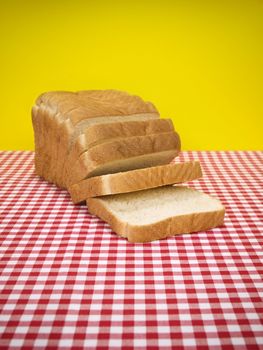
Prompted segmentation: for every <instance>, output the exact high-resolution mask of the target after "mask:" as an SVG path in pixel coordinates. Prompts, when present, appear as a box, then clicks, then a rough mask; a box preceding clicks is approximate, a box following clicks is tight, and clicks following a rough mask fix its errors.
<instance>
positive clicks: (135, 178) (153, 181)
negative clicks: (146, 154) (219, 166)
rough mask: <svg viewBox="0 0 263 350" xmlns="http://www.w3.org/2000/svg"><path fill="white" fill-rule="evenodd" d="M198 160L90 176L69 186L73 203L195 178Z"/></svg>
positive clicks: (198, 166)
mask: <svg viewBox="0 0 263 350" xmlns="http://www.w3.org/2000/svg"><path fill="white" fill-rule="evenodd" d="M201 176H202V170H201V166H200V163H199V162H197V161H190V162H184V163H174V164H167V165H160V166H155V167H151V168H144V169H137V170H131V171H125V172H121V173H116V174H108V175H102V176H96V177H92V178H89V179H86V180H83V181H80V182H79V183H77V184H74V185H72V186H70V187H69V188H68V190H69V193H70V195H71V198H72V201H73V202H74V203H80V202H83V201H85V200H86V199H87V198H90V197H97V196H105V195H110V194H116V193H127V192H135V191H140V190H145V189H148V188H154V187H159V186H165V185H171V184H176V183H182V182H187V181H191V180H195V179H198V178H200V177H201Z"/></svg>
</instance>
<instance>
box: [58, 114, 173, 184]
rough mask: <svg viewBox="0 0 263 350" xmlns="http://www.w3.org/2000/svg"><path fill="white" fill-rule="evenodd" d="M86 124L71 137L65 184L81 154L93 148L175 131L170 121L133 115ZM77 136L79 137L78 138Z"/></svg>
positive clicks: (90, 121)
mask: <svg viewBox="0 0 263 350" xmlns="http://www.w3.org/2000/svg"><path fill="white" fill-rule="evenodd" d="M100 119H101V120H102V122H101V121H100ZM85 122H86V129H85V130H84V131H83V130H82V129H79V128H78V127H76V128H75V131H74V133H73V135H72V136H71V140H70V144H69V146H68V154H67V156H66V160H65V163H64V168H63V172H64V173H63V180H64V182H65V183H66V179H67V178H68V177H69V174H70V172H71V169H72V167H73V166H74V164H75V162H76V161H77V159H78V157H79V156H80V155H81V153H83V152H86V151H87V150H89V149H90V148H91V147H93V146H97V145H98V144H101V143H103V142H108V141H110V140H118V139H121V138H123V137H131V136H144V135H152V134H158V133H162V132H172V131H174V127H173V123H172V121H171V120H170V119H149V118H148V115H145V116H144V115H140V116H138V115H133V116H127V117H119V118H118V119H117V117H115V118H114V117H112V118H110V117H106V118H93V119H91V120H85ZM79 124H80V123H79ZM79 124H78V125H79ZM82 132H83V133H82ZM80 133H81V134H80ZM77 135H79V136H78V137H77Z"/></svg>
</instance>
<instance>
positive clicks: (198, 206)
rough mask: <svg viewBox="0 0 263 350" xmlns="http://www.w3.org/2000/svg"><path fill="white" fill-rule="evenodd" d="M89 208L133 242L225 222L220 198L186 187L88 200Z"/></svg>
mask: <svg viewBox="0 0 263 350" xmlns="http://www.w3.org/2000/svg"><path fill="white" fill-rule="evenodd" d="M87 205H88V210H89V212H90V213H91V214H94V215H97V216H98V217H100V218H101V219H103V220H104V221H106V222H107V223H109V224H110V226H111V228H112V230H113V231H115V232H116V233H117V234H118V235H120V236H122V237H125V238H127V239H128V241H130V242H150V241H154V240H157V239H163V238H166V237H170V236H173V235H177V234H181V233H191V232H197V231H204V230H208V229H211V228H213V227H216V226H219V225H222V224H223V221H224V213H225V210H224V207H223V205H222V204H221V203H220V201H219V200H218V199H216V198H213V197H210V196H208V195H207V194H204V193H202V192H199V191H196V190H194V189H191V188H188V187H184V186H166V187H159V188H154V189H149V190H144V191H140V192H132V193H126V194H115V195H112V196H105V197H97V198H89V199H87Z"/></svg>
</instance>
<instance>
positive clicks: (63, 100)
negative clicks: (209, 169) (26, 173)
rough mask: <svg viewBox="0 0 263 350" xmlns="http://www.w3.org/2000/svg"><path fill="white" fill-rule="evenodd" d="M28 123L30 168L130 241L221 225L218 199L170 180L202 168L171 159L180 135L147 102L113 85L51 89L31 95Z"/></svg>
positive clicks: (190, 176) (179, 179)
mask: <svg viewBox="0 0 263 350" xmlns="http://www.w3.org/2000/svg"><path fill="white" fill-rule="evenodd" d="M32 122H33V128H34V135H35V168H36V173H37V174H38V175H39V176H41V177H43V178H44V179H45V180H47V181H49V182H52V183H54V184H56V185H57V186H59V187H61V188H65V189H67V190H68V191H69V193H70V195H71V198H72V200H73V202H74V203H81V202H85V201H86V203H87V205H88V209H89V212H90V213H91V214H95V215H97V216H99V217H100V218H102V219H103V220H105V221H106V222H108V223H109V224H110V225H111V227H112V229H113V230H114V231H115V232H116V233H117V234H119V235H120V236H122V237H126V238H127V239H128V240H129V241H130V242H148V241H152V240H156V239H162V238H165V237H169V236H172V235H175V234H180V233H190V232H195V231H200V230H207V229H210V228H213V227H216V226H218V225H221V224H222V223H223V219H224V207H223V206H222V204H221V203H220V202H219V200H218V199H216V198H213V197H210V196H208V195H206V194H204V193H202V192H199V191H196V190H194V189H191V188H189V187H186V186H181V185H176V184H180V183H184V182H187V181H191V180H195V179H198V178H200V177H201V176H202V172H201V167H200V164H199V162H197V161H189V162H181V163H180V162H177V163H176V162H175V161H174V158H175V157H176V156H178V154H179V152H180V148H181V144H180V138H179V135H178V134H177V133H176V131H175V130H174V127H173V123H172V121H171V120H170V119H160V116H159V113H158V111H157V109H156V108H155V107H154V105H153V104H152V103H150V102H145V101H143V100H142V99H141V98H140V97H138V96H132V95H129V94H128V93H126V92H122V91H117V90H87V91H78V92H66V91H52V92H47V93H44V94H42V95H40V96H39V97H38V99H37V100H36V103H35V105H34V106H33V109H32ZM172 161H173V162H172Z"/></svg>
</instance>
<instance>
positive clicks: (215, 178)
mask: <svg viewBox="0 0 263 350" xmlns="http://www.w3.org/2000/svg"><path fill="white" fill-rule="evenodd" d="M33 157H34V154H33V152H29V151H25V152H22V151H15V152H11V151H8V152H1V153H0V179H1V180H0V181H1V185H0V189H1V201H0V206H1V209H0V216H1V223H0V231H1V235H0V239H1V243H0V244H1V256H0V258H1V267H0V268H1V285H0V287H1V294H0V295H1V304H0V308H1V314H0V329H1V331H0V333H1V340H0V344H1V346H2V348H7V349H14V348H21V347H24V348H30V347H34V348H36V349H38V348H39V349H43V348H52V347H53V348H63V349H66V348H74V349H77V348H79V349H81V348H87V349H95V348H96V349H103V348H104V349H106V348H110V349H119V348H124V349H133V348H138V349H144V348H146V347H147V348H149V349H158V348H160V349H174V348H176V349H183V348H185V349H190V348H191V349H194V348H196V349H207V348H212V349H223V348H225V349H260V348H261V349H262V348H263V281H262V276H263V273H262V271H263V264H262V258H263V250H262V232H263V224H262V202H263V201H262V160H263V157H262V153H261V152H259V151H257V152H252V151H238V152H234V151H227V152H197V151H192V152H182V154H181V156H180V158H181V159H182V160H189V159H199V160H200V162H201V164H202V168H203V173H204V176H203V178H202V179H200V180H198V181H193V182H191V183H189V186H192V187H195V188H196V189H201V190H203V191H204V192H206V193H208V194H211V195H215V196H217V197H218V198H219V199H220V200H221V201H222V202H223V204H224V205H225V207H226V217H225V225H224V226H223V227H220V228H216V229H213V230H209V231H207V232H199V233H193V234H191V235H189V234H188V235H179V236H176V237H172V238H169V239H165V240H162V241H155V242H152V243H146V244H132V243H129V242H127V241H126V240H125V239H122V238H119V237H117V236H116V235H115V234H114V233H113V232H112V231H111V230H110V228H109V226H108V225H107V224H105V223H103V222H102V221H101V220H99V219H98V218H96V217H95V216H91V215H90V214H89V213H88V210H87V208H86V206H85V205H73V204H72V203H71V201H70V197H69V195H68V193H67V192H66V191H64V190H60V189H58V188H56V187H55V186H54V185H52V184H49V183H47V182H45V181H43V180H41V179H40V178H38V177H37V176H36V175H35V174H34V165H33Z"/></svg>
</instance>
